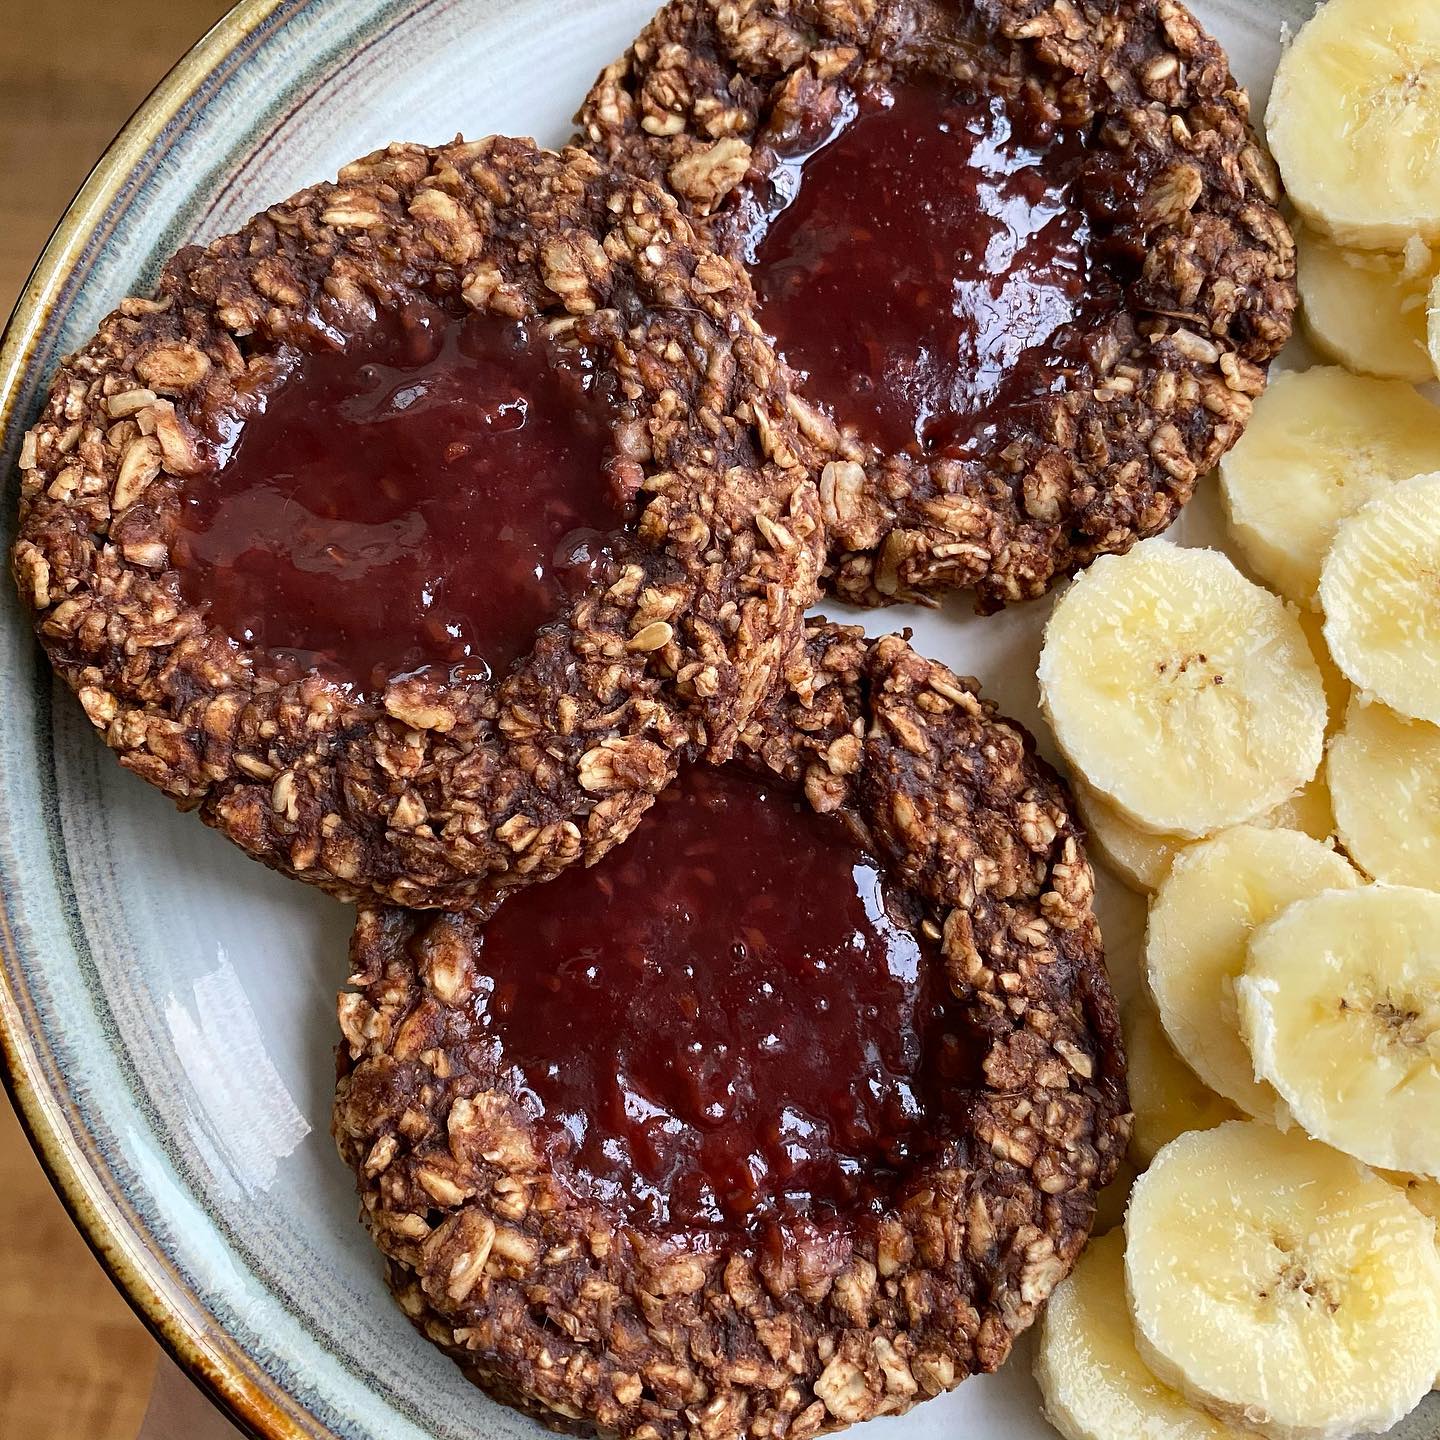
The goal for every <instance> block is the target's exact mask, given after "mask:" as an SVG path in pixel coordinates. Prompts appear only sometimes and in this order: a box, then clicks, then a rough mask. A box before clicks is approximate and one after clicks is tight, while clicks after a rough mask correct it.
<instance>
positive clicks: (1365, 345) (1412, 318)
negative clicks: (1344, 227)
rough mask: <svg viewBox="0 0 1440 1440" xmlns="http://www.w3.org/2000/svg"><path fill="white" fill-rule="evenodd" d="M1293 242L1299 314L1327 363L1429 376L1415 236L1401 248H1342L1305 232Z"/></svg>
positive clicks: (1422, 267) (1425, 250) (1422, 268)
mask: <svg viewBox="0 0 1440 1440" xmlns="http://www.w3.org/2000/svg"><path fill="white" fill-rule="evenodd" d="M1295 238H1296V241H1297V243H1298V245H1299V269H1298V273H1297V275H1296V280H1297V282H1298V284H1299V287H1300V304H1301V307H1302V309H1301V313H1302V315H1303V316H1304V320H1305V329H1306V331H1307V332H1308V334H1309V336H1310V338H1311V340H1313V341H1314V342H1315V347H1316V348H1317V349H1318V350H1319V351H1321V353H1322V354H1323V355H1324V356H1325V358H1326V359H1327V360H1334V361H1337V362H1338V363H1339V364H1341V365H1343V366H1345V368H1346V369H1347V370H1353V371H1355V373H1356V374H1359V375H1376V376H1379V377H1380V378H1381V379H1385V380H1408V381H1409V382H1410V383H1411V384H1412V385H1419V384H1421V383H1422V382H1423V381H1426V380H1433V379H1434V378H1435V370H1434V366H1433V364H1432V362H1431V359H1430V326H1429V309H1430V284H1431V281H1432V279H1433V278H1434V274H1435V270H1434V265H1433V263H1432V260H1431V255H1430V249H1429V247H1428V246H1427V245H1426V244H1425V242H1424V241H1423V240H1421V239H1419V237H1418V236H1416V237H1413V238H1412V240H1411V243H1410V244H1409V245H1408V246H1407V247H1406V249H1405V251H1404V252H1403V253H1399V254H1392V253H1390V252H1387V251H1381V250H1345V249H1342V248H1341V247H1340V246H1339V245H1336V244H1335V243H1334V242H1333V241H1331V240H1327V239H1326V238H1325V237H1324V236H1323V235H1317V234H1316V233H1315V232H1314V231H1313V230H1307V231H1302V232H1301V233H1300V234H1298V235H1297V236H1296V237H1295Z"/></svg>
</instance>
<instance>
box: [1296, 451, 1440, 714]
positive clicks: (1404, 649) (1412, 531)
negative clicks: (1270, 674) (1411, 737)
mask: <svg viewBox="0 0 1440 1440" xmlns="http://www.w3.org/2000/svg"><path fill="white" fill-rule="evenodd" d="M1320 604H1321V607H1322V608H1323V609H1324V611H1325V640H1326V643H1327V644H1328V645H1329V647H1330V653H1331V654H1332V655H1333V656H1334V657H1335V663H1336V664H1337V665H1338V666H1339V667H1340V668H1341V670H1343V671H1344V672H1345V674H1346V676H1347V677H1348V678H1349V679H1350V681H1351V683H1352V684H1354V685H1356V686H1358V687H1359V688H1360V689H1361V690H1363V691H1365V692H1367V693H1368V694H1371V695H1374V696H1375V697H1376V698H1377V699H1380V700H1382V701H1384V703H1385V704H1387V705H1388V706H1389V707H1390V708H1391V709H1392V710H1398V711H1399V712H1400V713H1401V714H1402V715H1410V716H1413V717H1414V718H1415V719H1417V720H1429V721H1430V722H1431V723H1432V724H1440V474H1432V475H1420V476H1416V477H1415V478H1414V479H1411V480H1407V481H1405V482H1404V483H1403V484H1401V485H1397V486H1395V487H1394V488H1393V489H1392V490H1390V491H1389V492H1388V493H1386V494H1384V495H1381V496H1380V497H1378V498H1377V499H1375V500H1372V501H1371V502H1370V503H1369V504H1368V505H1366V506H1365V508H1364V509H1363V510H1361V511H1359V512H1358V513H1357V514H1355V515H1352V516H1351V517H1350V519H1348V520H1346V521H1345V523H1344V524H1343V525H1341V527H1340V528H1339V530H1338V531H1336V534H1335V543H1334V544H1333V545H1332V546H1331V547H1330V553H1329V554H1328V555H1327V556H1326V557H1325V565H1324V569H1323V570H1322V572H1321V576H1320Z"/></svg>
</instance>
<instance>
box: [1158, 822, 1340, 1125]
mask: <svg viewBox="0 0 1440 1440" xmlns="http://www.w3.org/2000/svg"><path fill="white" fill-rule="evenodd" d="M1359 883H1360V876H1359V875H1357V874H1356V873H1355V871H1354V870H1353V869H1352V868H1351V867H1350V866H1349V865H1347V864H1346V863H1345V861H1344V860H1343V859H1342V858H1341V857H1340V856H1339V855H1337V854H1336V853H1335V852H1334V851H1333V850H1330V849H1328V848H1327V847H1326V846H1324V845H1322V844H1321V843H1320V842H1319V841H1318V840H1312V839H1311V838H1310V837H1309V836H1308V835H1301V834H1299V833H1298V832H1297V831H1294V830H1262V829H1260V828H1259V827H1258V826H1254V825H1238V826H1236V827H1235V828H1234V829H1233V830H1226V831H1224V832H1223V833H1222V834H1220V835H1217V836H1216V837H1215V838H1214V839H1213V840H1207V841H1205V842H1204V843H1203V844H1200V845H1195V846H1192V847H1191V848H1190V849H1188V850H1186V851H1184V852H1183V853H1182V854H1180V855H1177V856H1176V857H1175V862H1174V864H1173V865H1172V866H1171V867H1170V874H1169V876H1168V877H1167V878H1166V880H1165V883H1164V884H1163V885H1161V887H1160V891H1159V893H1158V894H1157V895H1156V897H1155V901H1154V903H1153V904H1152V905H1151V907H1150V923H1149V926H1148V927H1147V929H1146V933H1145V980H1146V983H1147V985H1148V986H1149V989H1150V994H1151V996H1152V998H1153V999H1154V1001H1155V1005H1156V1008H1157V1009H1158V1011H1159V1013H1160V1023H1161V1024H1162V1025H1163V1026H1164V1027H1165V1033H1166V1034H1167V1035H1168V1036H1169V1037H1170V1043H1171V1044H1172V1045H1174V1047H1175V1049H1176V1050H1177V1051H1178V1052H1179V1054H1180V1056H1181V1058H1182V1059H1183V1060H1184V1061H1185V1062H1186V1064H1188V1065H1189V1066H1190V1068H1191V1069H1192V1070H1193V1071H1194V1072H1195V1073H1196V1074H1197V1075H1198V1076H1199V1077H1200V1078H1201V1079H1202V1080H1203V1081H1204V1082H1205V1083H1206V1084H1207V1085H1208V1086H1209V1087H1210V1088H1211V1089H1212V1090H1214V1091H1215V1093H1216V1094H1217V1095H1222V1096H1223V1097H1224V1098H1225V1099H1226V1100H1229V1101H1230V1102H1231V1103H1232V1104H1234V1105H1238V1106H1239V1107H1240V1109H1241V1110H1243V1111H1244V1112H1245V1113H1246V1114H1247V1115H1254V1116H1257V1117H1258V1118H1259V1119H1262V1120H1273V1121H1275V1122H1276V1123H1277V1124H1280V1125H1287V1124H1288V1123H1289V1115H1288V1112H1287V1111H1286V1109H1285V1106H1284V1104H1283V1103H1282V1102H1281V1100H1280V1097H1279V1096H1278V1095H1277V1094H1276V1092H1275V1091H1274V1090H1272V1089H1271V1088H1270V1086H1269V1085H1267V1084H1266V1083H1265V1082H1264V1081H1262V1080H1258V1079H1256V1076H1255V1066H1254V1062H1253V1061H1252V1060H1251V1058H1250V1052H1249V1050H1248V1049H1247V1048H1246V1045H1245V1041H1244V1040H1243V1039H1242V1037H1241V1033H1240V1019H1239V1015H1238V1013H1237V1011H1236V1008H1235V988H1234V987H1235V981H1236V979H1237V978H1238V977H1239V976H1240V974H1241V973H1242V972H1243V971H1244V969H1245V964H1246V958H1247V957H1246V945H1247V944H1248V943H1249V940H1250V934H1251V932H1252V931H1253V930H1254V929H1255V927H1256V926H1257V925H1261V924H1263V923H1264V922H1265V921H1266V920H1268V919H1269V918H1270V917H1271V916H1272V915H1274V914H1275V913H1276V912H1277V911H1279V910H1282V909H1283V908H1284V907H1285V906H1286V905H1289V904H1291V903H1293V902H1294V901H1296V900H1301V899H1304V898H1305V897H1306V896H1310V895H1318V894H1319V893H1320V892H1321V891H1322V890H1331V889H1340V888H1343V887H1346V886H1351V885H1358V884H1359Z"/></svg>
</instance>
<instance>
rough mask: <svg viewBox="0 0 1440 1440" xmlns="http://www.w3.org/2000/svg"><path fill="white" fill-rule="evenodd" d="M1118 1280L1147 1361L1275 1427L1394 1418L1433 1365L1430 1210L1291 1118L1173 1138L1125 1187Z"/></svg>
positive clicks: (1199, 1399) (1437, 1265)
mask: <svg viewBox="0 0 1440 1440" xmlns="http://www.w3.org/2000/svg"><path fill="white" fill-rule="evenodd" d="M1125 1285H1126V1290H1127V1291H1128V1293H1129V1297H1130V1315H1131V1319H1132V1320H1133V1321H1134V1324H1135V1338H1136V1346H1137V1349H1138V1350H1139V1353H1140V1356H1141V1358H1142V1359H1143V1360H1144V1361H1145V1363H1146V1364H1147V1365H1149V1367H1150V1369H1151V1370H1152V1371H1154V1373H1155V1375H1156V1376H1157V1377H1158V1378H1159V1379H1160V1380H1162V1381H1164V1382H1165V1383H1166V1384H1168V1385H1171V1386H1173V1387H1174V1388H1175V1389H1177V1390H1180V1391H1182V1393H1184V1394H1185V1396H1186V1397H1187V1398H1188V1399H1190V1400H1191V1401H1193V1402H1195V1403H1196V1404H1199V1405H1202V1406H1203V1407H1204V1408H1205V1409H1207V1410H1209V1411H1210V1412H1211V1413H1212V1414H1215V1415H1218V1416H1220V1417H1221V1418H1223V1419H1225V1420H1227V1421H1228V1422H1230V1423H1232V1424H1237V1425H1243V1426H1246V1427H1248V1428H1251V1429H1254V1430H1257V1431H1258V1432H1259V1433H1260V1434H1262V1435H1266V1436H1270V1437H1273V1440H1312V1437H1330V1436H1335V1437H1339V1436H1344V1435H1353V1434H1355V1433H1356V1432H1357V1431H1365V1432H1367V1433H1368V1432H1370V1431H1372V1430H1373V1431H1377V1432H1378V1431H1382V1430H1388V1429H1389V1428H1390V1426H1391V1425H1393V1424H1394V1423H1395V1422H1396V1421H1397V1420H1399V1419H1400V1418H1401V1416H1403V1415H1405V1414H1407V1413H1408V1412H1409V1411H1411V1410H1413V1409H1414V1408H1415V1406H1416V1405H1418V1404H1419V1403H1420V1401H1421V1400H1422V1399H1423V1398H1424V1396H1425V1394H1426V1392H1428V1391H1429V1389H1430V1387H1431V1385H1432V1384H1433V1382H1434V1380H1435V1374H1436V1370H1437V1368H1440V1252H1437V1250H1436V1246H1435V1242H1434V1239H1433V1238H1432V1234H1431V1225H1430V1222H1429V1221H1428V1220H1426V1218H1425V1217H1424V1216H1423V1215H1421V1214H1420V1212H1419V1211H1418V1210H1416V1208H1415V1207H1414V1206H1413V1205H1411V1204H1410V1203H1409V1201H1407V1200H1406V1199H1405V1197H1404V1196H1403V1195H1401V1194H1400V1192H1399V1191H1398V1190H1396V1189H1395V1187H1394V1186H1393V1185H1390V1184H1387V1183H1386V1182H1385V1181H1384V1180H1382V1179H1381V1178H1380V1177H1379V1176H1378V1175H1376V1174H1375V1173H1374V1172H1373V1171H1370V1170H1367V1169H1366V1168H1365V1167H1364V1166H1363V1165H1360V1164H1357V1163H1356V1162H1355V1161H1354V1160H1352V1159H1350V1158H1349V1157H1348V1156H1344V1155H1340V1154H1337V1153H1336V1152H1335V1151H1334V1150H1330V1149H1327V1148H1326V1147H1325V1146H1324V1145H1318V1144H1316V1143H1315V1141H1313V1140H1307V1139H1305V1138H1304V1137H1303V1136H1301V1135H1300V1134H1298V1133H1295V1132H1292V1133H1291V1134H1289V1135H1280V1134H1277V1133H1276V1132H1275V1131H1274V1130H1272V1129H1270V1127H1269V1126H1267V1125H1260V1124H1257V1123H1255V1122H1253V1121H1231V1122H1230V1123H1229V1124H1228V1125H1221V1126H1220V1127H1219V1128H1218V1129H1216V1130H1203V1131H1199V1132H1197V1133H1195V1134H1191V1135H1182V1136H1181V1137H1180V1139H1178V1140H1176V1141H1175V1142H1174V1143H1173V1144H1171V1145H1167V1146H1166V1147H1165V1149H1164V1150H1162V1151H1161V1152H1160V1154H1159V1155H1157V1156H1156V1157H1155V1163H1154V1164H1153V1165H1152V1166H1151V1167H1150V1168H1149V1170H1147V1171H1146V1172H1145V1174H1143V1175H1142V1176H1141V1177H1140V1179H1139V1180H1137V1181H1136V1182H1135V1191H1134V1193H1133V1195H1132V1196H1131V1198H1130V1209H1129V1212H1128V1214H1127V1215H1126V1218H1125ZM1136 1433H1137V1434H1139V1433H1143V1432H1136Z"/></svg>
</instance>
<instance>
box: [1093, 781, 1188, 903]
mask: <svg viewBox="0 0 1440 1440" xmlns="http://www.w3.org/2000/svg"><path fill="white" fill-rule="evenodd" d="M1070 788H1071V789H1072V790H1073V791H1074V792H1075V803H1076V805H1077V806H1078V808H1079V810H1080V818H1081V819H1082V820H1083V821H1084V822H1085V831H1086V835H1087V836H1088V838H1089V840H1090V842H1091V844H1092V845H1093V846H1094V847H1095V849H1096V851H1097V852H1098V854H1099V857H1100V860H1101V861H1102V862H1103V863H1104V864H1105V865H1106V867H1107V868H1108V869H1109V870H1110V871H1112V872H1113V873H1114V874H1115V876H1116V877H1117V878H1118V879H1120V880H1122V881H1123V882H1124V883H1125V884H1126V885H1128V886H1129V887H1130V888H1131V889H1132V890H1138V891H1140V892H1141V893H1142V894H1149V893H1150V892H1151V891H1153V890H1154V889H1155V888H1156V887H1157V886H1158V885H1159V884H1160V882H1161V881H1162V880H1163V879H1164V878H1165V876H1166V875H1167V874H1168V873H1169V870H1170V862H1171V861H1172V860H1173V859H1174V858H1175V856H1176V854H1177V853H1178V852H1179V851H1180V850H1182V849H1184V847H1185V846H1186V845H1188V844H1189V843H1190V841H1189V840H1188V839H1186V838H1185V837H1184V836H1183V835H1152V834H1151V833H1150V831H1148V830H1141V829H1140V828H1139V826H1137V825H1133V824H1132V823H1131V822H1130V821H1129V820H1127V819H1126V818H1125V816H1124V815H1122V814H1121V813H1120V812H1119V811H1118V810H1117V809H1116V808H1115V807H1114V806H1113V805H1112V804H1111V803H1110V802H1109V801H1108V800H1107V799H1106V798H1105V797H1104V796H1103V795H1101V794H1100V793H1099V792H1098V791H1096V790H1093V789H1091V787H1090V786H1089V785H1087V784H1086V783H1085V782H1084V781H1083V780H1075V779H1072V780H1071V782H1070Z"/></svg>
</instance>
